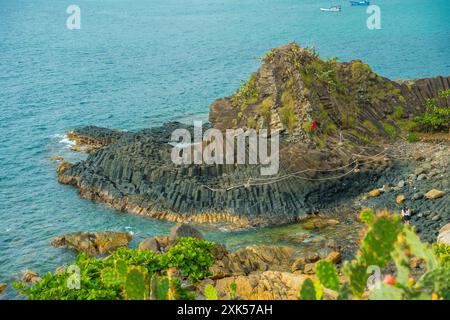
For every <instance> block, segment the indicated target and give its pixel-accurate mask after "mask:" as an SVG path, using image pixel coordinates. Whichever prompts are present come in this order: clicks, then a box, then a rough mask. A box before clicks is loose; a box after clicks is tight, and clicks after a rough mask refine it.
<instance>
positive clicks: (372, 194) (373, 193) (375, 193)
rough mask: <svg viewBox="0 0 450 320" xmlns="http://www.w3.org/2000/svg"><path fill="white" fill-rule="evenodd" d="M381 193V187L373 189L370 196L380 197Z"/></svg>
mask: <svg viewBox="0 0 450 320" xmlns="http://www.w3.org/2000/svg"><path fill="white" fill-rule="evenodd" d="M380 194H381V190H380V189H373V190H372V191H369V193H368V195H369V197H372V198H375V197H378V196H379V195H380Z"/></svg>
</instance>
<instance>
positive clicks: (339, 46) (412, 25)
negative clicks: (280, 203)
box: [0, 0, 450, 298]
mask: <svg viewBox="0 0 450 320" xmlns="http://www.w3.org/2000/svg"><path fill="white" fill-rule="evenodd" d="M372 3H373V4H377V5H379V6H380V8H381V27H382V29H381V30H369V29H368V28H367V27H366V19H367V18H368V17H369V15H368V14H367V13H366V12H365V10H366V8H365V7H350V5H349V4H348V2H347V1H334V2H333V4H341V5H342V9H343V10H342V12H340V13H324V12H320V11H319V8H320V7H329V6H330V4H331V2H330V1H325V0H159V1H156V0H147V1H145V0H133V1H131V0H96V1H87V0H71V1H52V0H38V1H36V0H0V110H1V112H0V282H7V283H10V282H11V281H12V280H14V279H15V278H16V277H17V275H18V273H19V272H20V271H22V270H25V269H32V270H35V271H38V272H39V273H43V272H47V271H51V270H54V269H55V267H56V266H58V265H61V264H64V263H67V262H69V261H71V259H73V257H74V254H73V253H71V252H69V251H68V250H63V249H55V248H52V247H51V246H50V240H51V239H52V237H54V236H56V235H60V234H62V233H66V232H74V231H93V230H129V231H132V232H133V233H134V235H135V240H134V244H135V243H137V241H139V240H140V239H142V238H144V237H146V236H151V235H155V234H165V233H167V232H168V230H169V229H170V227H171V224H170V223H167V222H161V221H156V220H154V219H150V218H145V217H138V216H133V215H129V214H124V213H120V212H117V211H114V210H112V209H110V208H108V207H106V206H104V205H101V204H95V203H92V202H89V201H87V200H83V199H81V198H80V197H79V196H78V194H77V191H76V190H75V189H73V188H71V187H69V186H63V185H59V184H58V183H57V181H56V178H55V166H56V163H55V162H51V161H49V158H50V157H52V156H55V155H62V156H64V157H66V158H67V159H68V160H71V161H75V160H77V159H81V158H82V157H83V155H80V154H75V153H73V152H71V151H70V144H69V143H68V141H67V139H65V136H64V133H65V132H66V131H67V130H69V129H71V128H74V127H79V126H83V125H89V124H94V125H99V126H105V127H111V128H118V129H128V130H138V129H141V128H146V127H150V126H156V125H159V124H161V123H163V122H165V121H168V120H180V119H182V120H189V119H193V118H200V119H206V118H207V116H206V115H207V112H208V109H209V105H210V104H211V102H212V101H213V100H214V99H216V98H219V97H222V96H225V95H230V94H232V93H233V92H234V91H235V90H236V88H238V87H239V86H240V83H241V80H245V79H247V78H248V77H249V74H250V73H251V72H252V71H255V70H256V69H257V67H258V65H259V61H258V59H257V57H258V56H262V55H263V54H264V53H265V52H267V51H268V50H269V49H270V48H273V47H277V46H280V45H282V44H285V43H288V42H290V41H296V42H298V43H299V44H300V45H302V46H314V47H315V48H316V49H317V50H318V52H319V53H320V54H321V56H322V57H333V56H338V57H339V59H340V60H341V61H345V60H351V59H357V58H360V59H362V60H363V61H365V62H366V63H368V64H369V65H370V66H372V68H373V69H374V70H375V71H376V72H378V73H379V74H381V75H383V76H387V77H390V78H393V79H400V78H418V77H430V76H437V75H450V1H448V0H433V1H430V0H410V1H402V0H375V1H372ZM71 4H76V5H78V6H79V7H80V9H81V29H80V30H69V29H67V27H66V19H67V17H68V16H69V14H67V13H66V9H67V7H68V6H69V5H71ZM283 230H284V231H283V232H292V229H290V228H284V229H283ZM271 232H272V231H271V230H270V229H269V230H260V231H249V232H241V233H228V232H225V231H219V230H215V231H214V230H213V231H211V230H207V232H206V234H207V237H208V238H209V239H213V240H218V241H222V242H225V243H227V244H230V245H231V246H233V247H238V246H242V245H248V244H250V243H254V242H257V243H273V242H274V239H273V238H272V237H271V236H270V234H271ZM13 297H14V293H13V292H12V290H9V291H8V292H7V294H6V295H4V296H3V298H13Z"/></svg>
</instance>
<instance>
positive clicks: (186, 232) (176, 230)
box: [170, 223, 204, 241]
mask: <svg viewBox="0 0 450 320" xmlns="http://www.w3.org/2000/svg"><path fill="white" fill-rule="evenodd" d="M185 237H191V238H197V239H204V238H203V235H202V234H201V232H200V231H198V230H197V229H195V228H194V227H193V226H191V225H188V224H186V223H180V224H177V225H176V226H174V227H173V228H172V229H171V230H170V240H172V241H175V240H178V239H180V238H185Z"/></svg>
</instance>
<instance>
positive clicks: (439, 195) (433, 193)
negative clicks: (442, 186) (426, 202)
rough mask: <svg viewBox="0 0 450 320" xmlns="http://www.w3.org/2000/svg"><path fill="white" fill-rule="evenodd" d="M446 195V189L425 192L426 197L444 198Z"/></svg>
mask: <svg viewBox="0 0 450 320" xmlns="http://www.w3.org/2000/svg"><path fill="white" fill-rule="evenodd" d="M444 195H445V192H444V191H441V190H437V189H432V190H430V191H428V192H427V193H425V198H427V199H438V198H442V197H443V196H444Z"/></svg>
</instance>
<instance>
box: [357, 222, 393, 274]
mask: <svg viewBox="0 0 450 320" xmlns="http://www.w3.org/2000/svg"><path fill="white" fill-rule="evenodd" d="M401 230H402V224H401V223H400V219H399V217H397V216H389V215H381V216H379V217H377V218H376V219H375V220H374V221H373V223H372V224H371V225H369V230H368V231H367V234H366V236H365V238H364V239H363V241H362V242H361V248H360V254H359V257H358V259H359V260H360V261H361V262H362V263H363V264H365V265H366V266H370V265H377V266H380V267H383V266H385V265H386V263H387V262H388V261H389V260H390V258H391V253H392V251H393V250H394V244H395V242H396V241H397V236H398V234H399V233H400V231H401Z"/></svg>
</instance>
